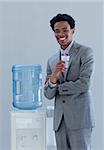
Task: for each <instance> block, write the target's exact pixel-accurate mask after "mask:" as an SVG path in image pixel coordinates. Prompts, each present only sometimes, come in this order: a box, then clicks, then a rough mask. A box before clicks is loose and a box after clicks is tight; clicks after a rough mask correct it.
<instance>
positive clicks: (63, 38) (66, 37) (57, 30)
mask: <svg viewBox="0 0 104 150" xmlns="http://www.w3.org/2000/svg"><path fill="white" fill-rule="evenodd" d="M74 30H75V29H74V28H73V29H71V28H70V25H69V24H68V22H67V21H60V22H56V23H55V24H54V34H55V37H56V39H57V41H58V43H59V44H60V46H61V47H62V48H63V49H65V48H67V47H68V45H69V44H70V42H71V41H72V36H73V33H74Z"/></svg>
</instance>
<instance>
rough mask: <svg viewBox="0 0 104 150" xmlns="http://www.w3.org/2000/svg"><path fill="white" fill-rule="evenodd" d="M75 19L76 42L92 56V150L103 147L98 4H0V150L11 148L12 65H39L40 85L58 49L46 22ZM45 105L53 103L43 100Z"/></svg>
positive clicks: (100, 5) (100, 15)
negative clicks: (56, 17) (65, 16)
mask: <svg viewBox="0 0 104 150" xmlns="http://www.w3.org/2000/svg"><path fill="white" fill-rule="evenodd" d="M60 12H61V13H68V14H71V15H72V16H73V17H74V18H75V20H76V33H75V34H76V35H75V39H76V41H77V42H80V43H82V44H85V45H88V46H91V47H92V48H93V50H94V54H95V71H94V80H93V86H92V92H93V101H94V106H95V116H96V128H95V129H94V134H93V149H94V150H104V148H103V140H104V139H103V132H102V131H103V120H104V117H103V116H104V112H103V106H104V103H103V83H102V81H103V57H104V56H103V54H104V53H103V34H102V31H103V7H102V3H101V2H100V1H99V2H97V1H96V2H88V1H86V2H83V1H82V2H77V1H76V2H75V1H74V2H67V1H66V2H60V3H59V2H48V1H46V2H33V1H31V2H25V1H24V2H13V1H10V2H7V1H6V2H0V150H9V147H10V117H9V109H10V108H11V107H12V78H11V75H12V73H11V67H12V65H13V64H16V63H20V64H24V63H26V64H28V63H29V64H32V63H40V64H41V65H42V68H43V82H44V77H45V69H46V62H47V59H48V57H49V56H50V55H52V54H53V53H55V52H56V51H57V50H58V44H57V43H56V41H55V38H54V36H53V32H52V30H51V28H50V26H49V20H50V19H51V18H52V17H53V16H54V15H56V14H57V13H60ZM43 100H44V105H48V104H52V103H51V102H49V101H48V100H46V99H45V98H43Z"/></svg>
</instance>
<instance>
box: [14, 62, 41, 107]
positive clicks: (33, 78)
mask: <svg viewBox="0 0 104 150" xmlns="http://www.w3.org/2000/svg"><path fill="white" fill-rule="evenodd" d="M12 79H13V106H14V107H16V108H18V109H36V108H37V107H40V106H42V68H41V65H40V64H31V65H19V64H18V65H13V67H12Z"/></svg>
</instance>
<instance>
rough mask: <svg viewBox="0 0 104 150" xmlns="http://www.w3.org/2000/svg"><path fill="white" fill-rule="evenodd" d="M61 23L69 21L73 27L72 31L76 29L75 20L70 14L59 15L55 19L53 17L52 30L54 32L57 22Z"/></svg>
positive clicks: (51, 21)
mask: <svg viewBox="0 0 104 150" xmlns="http://www.w3.org/2000/svg"><path fill="white" fill-rule="evenodd" d="M60 21H67V22H68V23H69V25H70V27H71V29H73V28H74V27H75V20H74V19H73V18H72V17H71V16H70V15H68V14H57V15H56V16H55V17H53V18H52V19H51V20H50V26H51V28H52V30H53V31H54V24H55V23H56V22H60Z"/></svg>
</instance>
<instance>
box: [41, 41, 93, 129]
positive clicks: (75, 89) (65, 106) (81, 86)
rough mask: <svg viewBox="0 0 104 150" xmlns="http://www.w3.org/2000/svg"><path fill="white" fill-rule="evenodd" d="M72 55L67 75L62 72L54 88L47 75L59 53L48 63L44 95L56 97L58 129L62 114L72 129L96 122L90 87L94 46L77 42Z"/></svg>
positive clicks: (55, 117)
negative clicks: (90, 46)
mask: <svg viewBox="0 0 104 150" xmlns="http://www.w3.org/2000/svg"><path fill="white" fill-rule="evenodd" d="M69 56H70V60H69V67H68V71H67V74H66V76H65V77H63V76H62V74H60V75H59V77H58V83H57V85H56V86H55V87H53V88H52V87H51V86H50V85H49V83H48V78H49V76H50V75H51V73H52V71H53V70H54V69H55V66H56V64H57V62H58V61H59V52H58V53H57V54H55V55H54V56H52V57H51V58H49V60H48V64H47V77H46V81H47V82H46V84H45V87H44V95H45V96H46V97H47V98H48V99H53V98H54V97H55V103H54V106H55V110H54V130H55V131H57V130H58V128H59V125H60V122H61V120H62V116H63V115H64V120H65V123H66V126H67V128H68V129H70V130H76V129H84V128H92V127H94V124H95V123H94V116H93V106H92V101H91V95H90V94H91V93H90V90H89V88H90V81H91V74H92V71H93V62H94V60H93V52H92V49H91V48H89V47H86V46H83V45H80V44H78V43H76V42H74V43H73V45H72V47H71V49H70V51H69ZM57 88H58V89H59V92H57Z"/></svg>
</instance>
